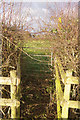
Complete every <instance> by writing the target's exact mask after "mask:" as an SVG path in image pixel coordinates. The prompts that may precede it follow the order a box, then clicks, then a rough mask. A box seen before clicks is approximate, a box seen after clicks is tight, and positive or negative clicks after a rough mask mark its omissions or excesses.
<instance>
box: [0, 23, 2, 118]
mask: <svg viewBox="0 0 80 120" xmlns="http://www.w3.org/2000/svg"><path fill="white" fill-rule="evenodd" d="M1 34H2V26H1V23H0V77H2V36H1ZM1 90H2V86H1V85H0V98H1V97H2V94H1ZM0 110H2V107H1V106H0ZM0 118H2V113H1V111H0Z"/></svg>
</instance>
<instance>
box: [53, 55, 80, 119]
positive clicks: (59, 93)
mask: <svg viewBox="0 0 80 120" xmlns="http://www.w3.org/2000/svg"><path fill="white" fill-rule="evenodd" d="M54 64H55V71H56V97H57V116H58V118H68V111H69V108H77V109H80V101H73V100H70V90H71V84H79V78H78V77H73V76H72V71H71V70H68V71H66V73H65V72H64V70H63V67H62V64H61V62H60V59H59V58H58V57H56V58H55V62H54ZM60 80H61V81H62V82H63V84H64V86H65V87H64V92H63V90H62V87H61V81H60ZM61 107H62V110H61Z"/></svg>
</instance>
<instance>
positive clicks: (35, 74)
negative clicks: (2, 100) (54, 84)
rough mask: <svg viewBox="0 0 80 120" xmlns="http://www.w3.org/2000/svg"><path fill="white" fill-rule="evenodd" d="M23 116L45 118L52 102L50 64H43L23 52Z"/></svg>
mask: <svg viewBox="0 0 80 120" xmlns="http://www.w3.org/2000/svg"><path fill="white" fill-rule="evenodd" d="M46 59H47V58H46ZM21 77H22V80H21V81H22V83H21V86H22V99H21V101H22V104H21V108H22V116H23V117H26V118H33V117H34V118H39V117H40V118H44V116H45V114H46V107H47V104H49V102H50V100H49V99H50V98H49V93H48V92H47V90H46V88H47V86H49V80H50V79H51V71H50V69H49V67H48V64H42V63H39V62H36V61H34V60H32V59H30V58H29V57H28V56H25V55H24V54H22V56H21Z"/></svg>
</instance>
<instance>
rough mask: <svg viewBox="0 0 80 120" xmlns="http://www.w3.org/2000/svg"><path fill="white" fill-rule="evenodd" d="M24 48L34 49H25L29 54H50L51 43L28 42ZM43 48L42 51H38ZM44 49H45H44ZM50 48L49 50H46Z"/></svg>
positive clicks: (40, 41)
mask: <svg viewBox="0 0 80 120" xmlns="http://www.w3.org/2000/svg"><path fill="white" fill-rule="evenodd" d="M24 47H33V48H24V50H25V51H26V52H28V53H30V54H31V53H32V54H45V55H48V54H50V47H51V45H50V42H49V41H48V40H46V41H42V40H34V41H27V43H26V44H25V45H24ZM38 48H42V49H38ZM43 48H44V49H43ZM45 48H48V49H45Z"/></svg>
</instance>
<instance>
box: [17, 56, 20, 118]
mask: <svg viewBox="0 0 80 120" xmlns="http://www.w3.org/2000/svg"><path fill="white" fill-rule="evenodd" d="M20 75H21V71H20V56H19V58H18V63H17V99H18V101H20V79H21V76H20ZM17 118H20V106H19V107H18V108H17Z"/></svg>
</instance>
